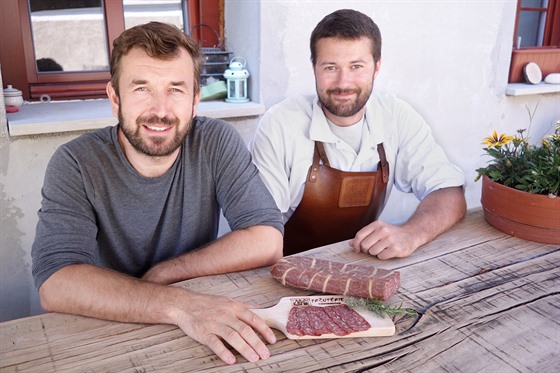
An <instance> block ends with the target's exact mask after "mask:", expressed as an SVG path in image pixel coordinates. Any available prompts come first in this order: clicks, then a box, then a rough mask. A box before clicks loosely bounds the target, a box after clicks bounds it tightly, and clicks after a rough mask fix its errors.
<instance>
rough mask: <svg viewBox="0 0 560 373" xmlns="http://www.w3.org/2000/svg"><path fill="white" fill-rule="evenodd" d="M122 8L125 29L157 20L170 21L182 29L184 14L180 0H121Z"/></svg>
mask: <svg viewBox="0 0 560 373" xmlns="http://www.w3.org/2000/svg"><path fill="white" fill-rule="evenodd" d="M123 8H124V27H125V28H127V29H128V28H131V27H133V26H136V25H140V24H143V23H147V22H151V21H159V22H164V23H171V24H173V25H176V26H177V27H179V28H180V29H181V30H184V29H183V27H184V24H185V22H184V20H185V16H186V14H184V13H183V1H182V0H123ZM185 9H186V8H185ZM185 13H186V10H185Z"/></svg>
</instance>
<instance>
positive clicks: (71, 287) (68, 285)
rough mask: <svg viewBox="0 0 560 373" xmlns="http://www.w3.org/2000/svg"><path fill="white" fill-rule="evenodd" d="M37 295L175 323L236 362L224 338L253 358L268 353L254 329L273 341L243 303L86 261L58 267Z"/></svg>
mask: <svg viewBox="0 0 560 373" xmlns="http://www.w3.org/2000/svg"><path fill="white" fill-rule="evenodd" d="M39 295H40V299H41V305H42V307H43V308H44V309H45V311H50V312H62V313H68V314H74V315H84V316H89V317H95V318H98V319H104V320H112V321H119V322H133V323H142V324H172V325H177V326H178V327H180V328H181V329H182V330H183V331H184V332H185V333H186V334H187V335H188V336H189V337H191V338H193V339H194V340H196V341H197V342H200V343H203V344H205V345H207V346H208V347H209V348H210V349H211V350H212V351H214V352H215V353H216V355H218V357H220V359H222V360H223V361H224V362H225V363H227V364H233V363H235V357H234V355H233V354H232V352H231V351H229V350H228V348H227V347H226V345H225V343H227V344H229V345H230V346H231V347H233V348H234V349H235V350H237V351H239V353H240V354H241V355H242V356H243V357H245V358H246V359H247V360H248V361H252V362H255V361H258V360H259V359H266V358H268V357H269V356H270V352H269V351H268V348H267V347H266V346H265V344H264V342H263V340H261V339H260V338H259V336H258V334H260V335H261V336H262V337H263V338H264V340H265V341H266V342H268V343H275V342H276V336H275V335H274V332H273V331H272V330H271V329H270V328H269V327H268V326H267V325H266V324H265V322H264V321H263V320H262V319H261V318H260V317H258V316H257V315H256V314H254V313H253V312H251V311H250V308H251V306H249V305H247V304H245V303H242V302H238V301H235V300H233V299H230V298H227V297H223V296H215V295H207V294H201V293H196V292H193V291H190V290H188V289H184V288H181V287H178V286H166V285H159V284H154V283H150V282H146V281H142V280H138V279H136V278H133V277H130V276H127V275H124V274H122V273H118V272H115V271H112V270H108V269H106V268H101V267H97V266H93V265H89V264H77V265H70V266H66V267H64V268H62V269H60V270H58V271H57V272H55V273H54V274H53V275H51V276H50V277H49V278H48V279H47V280H46V281H45V282H44V283H43V284H42V285H41V287H40V288H39ZM257 333H258V334H257Z"/></svg>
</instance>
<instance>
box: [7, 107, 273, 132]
mask: <svg viewBox="0 0 560 373" xmlns="http://www.w3.org/2000/svg"><path fill="white" fill-rule="evenodd" d="M264 111H265V106H264V105H263V104H259V103H255V102H247V103H241V104H233V103H227V102H224V101H204V102H201V103H199V105H198V111H197V115H200V116H207V117H212V118H221V119H225V118H236V117H250V116H258V115H262V114H263V113H264ZM7 119H8V131H9V133H10V136H24V135H38V134H46V133H56V132H70V131H84V130H92V129H97V128H103V127H107V126H113V125H115V124H117V119H116V118H115V117H114V116H113V114H112V112H111V105H110V104H109V101H108V100H107V99H100V100H85V101H64V102H61V101H52V102H49V103H41V102H34V103H25V104H24V105H23V106H22V107H20V110H19V111H18V112H17V113H8V114H7Z"/></svg>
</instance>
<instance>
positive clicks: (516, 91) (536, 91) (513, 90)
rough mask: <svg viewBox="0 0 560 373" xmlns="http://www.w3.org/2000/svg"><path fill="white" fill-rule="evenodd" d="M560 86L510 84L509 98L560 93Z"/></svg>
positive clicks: (508, 88) (508, 89) (507, 90)
mask: <svg viewBox="0 0 560 373" xmlns="http://www.w3.org/2000/svg"><path fill="white" fill-rule="evenodd" d="M559 92H560V84H548V83H539V84H529V83H510V84H508V85H507V88H506V95H507V96H525V95H540V94H543V93H559Z"/></svg>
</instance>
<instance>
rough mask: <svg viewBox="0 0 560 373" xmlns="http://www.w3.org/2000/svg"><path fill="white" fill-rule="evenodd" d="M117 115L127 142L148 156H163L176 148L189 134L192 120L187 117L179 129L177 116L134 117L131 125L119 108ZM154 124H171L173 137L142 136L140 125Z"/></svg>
mask: <svg viewBox="0 0 560 373" xmlns="http://www.w3.org/2000/svg"><path fill="white" fill-rule="evenodd" d="M118 116H119V127H120V128H121V130H122V132H123V134H124V136H125V137H126V139H127V140H128V142H130V144H131V145H132V147H133V148H134V149H136V150H137V151H138V152H140V153H142V154H145V155H148V156H150V157H165V156H168V155H170V154H171V153H173V152H174V151H175V150H177V149H178V148H179V146H181V144H182V143H183V141H184V140H185V138H186V137H187V135H188V134H189V132H190V130H191V127H192V121H193V120H192V118H191V119H189V121H188V123H187V124H186V126H185V127H184V128H183V129H181V128H180V126H179V124H180V122H179V119H177V118H168V117H163V118H160V117H158V116H157V115H149V116H141V117H138V118H137V119H136V123H135V124H134V125H133V124H131V123H129V122H127V121H126V120H125V119H124V116H123V115H122V111H121V109H120V108H119V113H118ZM154 124H160V125H166V126H172V127H173V129H172V130H173V131H175V132H174V135H173V137H172V138H171V139H170V140H169V139H167V138H163V137H160V136H148V137H143V136H142V133H141V131H140V129H141V127H142V125H154Z"/></svg>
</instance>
